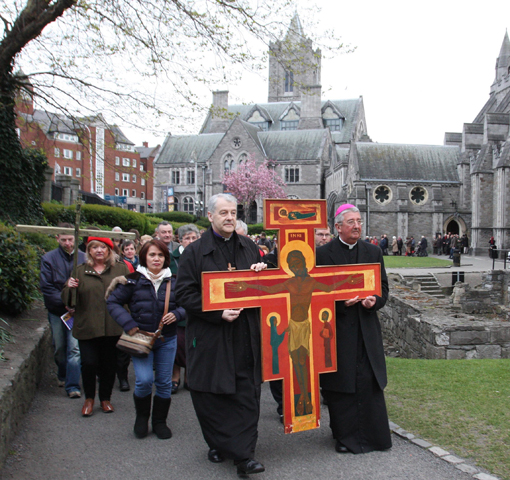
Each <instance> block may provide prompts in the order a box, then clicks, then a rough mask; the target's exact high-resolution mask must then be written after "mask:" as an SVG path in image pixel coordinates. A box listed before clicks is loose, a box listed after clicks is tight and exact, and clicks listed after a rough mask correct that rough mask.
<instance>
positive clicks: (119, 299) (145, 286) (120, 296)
mask: <svg viewBox="0 0 510 480" xmlns="http://www.w3.org/2000/svg"><path fill="white" fill-rule="evenodd" d="M126 280H127V281H126V284H125V285H123V284H119V285H117V288H115V290H114V291H113V292H112V293H111V295H110V296H109V297H108V300H107V301H106V305H107V307H108V312H110V315H111V316H112V318H113V319H114V320H115V321H116V322H117V323H118V324H119V325H120V326H121V327H122V328H123V329H124V331H125V332H128V331H129V330H131V329H132V328H135V327H138V328H139V329H140V330H145V331H146V332H155V331H156V330H157V329H158V326H159V322H160V321H161V317H162V316H163V312H164V311H165V295H166V288H167V284H168V281H169V280H171V281H172V282H171V287H172V288H171V290H170V301H169V302H168V312H169V313H173V314H174V315H175V316H176V318H177V321H176V322H172V323H171V324H170V325H165V326H164V327H163V331H162V333H163V336H166V337H173V336H174V335H175V334H176V331H177V328H176V325H177V322H179V321H181V320H185V319H186V312H185V311H184V308H182V307H179V306H177V304H176V302H175V278H172V277H168V278H165V279H163V282H162V283H161V285H160V286H159V288H158V295H157V297H156V291H155V290H154V286H153V285H152V282H151V281H150V280H148V279H147V277H145V275H142V274H141V273H140V272H135V273H130V274H129V275H127V276H126ZM124 305H127V306H128V307H129V311H127V310H126V309H125V308H124Z"/></svg>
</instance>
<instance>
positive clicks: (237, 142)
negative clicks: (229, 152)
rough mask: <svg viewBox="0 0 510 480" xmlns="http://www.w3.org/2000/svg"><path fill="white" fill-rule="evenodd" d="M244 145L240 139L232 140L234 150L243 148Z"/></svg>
mask: <svg viewBox="0 0 510 480" xmlns="http://www.w3.org/2000/svg"><path fill="white" fill-rule="evenodd" d="M242 144H243V142H242V141H241V138H240V137H234V139H233V140H232V146H233V147H234V148H241V145H242Z"/></svg>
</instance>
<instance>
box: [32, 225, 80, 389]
mask: <svg viewBox="0 0 510 480" xmlns="http://www.w3.org/2000/svg"><path fill="white" fill-rule="evenodd" d="M58 226H59V227H61V228H73V226H72V225H71V224H68V223H60V224H59V225H58ZM57 241H58V244H59V246H58V248H56V249H55V250H52V251H51V252H48V253H47V254H45V255H44V256H43V257H42V259H41V275H40V286H41V291H42V293H43V296H44V305H45V306H46V308H47V309H48V320H49V322H50V326H51V333H52V335H53V344H54V347H55V357H54V358H55V363H56V364H57V368H58V372H57V376H58V383H59V386H62V387H63V386H65V389H66V392H67V395H68V396H69V397H70V398H80V397H81V393H80V368H81V366H80V349H79V347H78V340H76V339H75V338H74V337H73V335H72V332H71V330H69V329H68V328H67V327H66V325H65V324H64V322H63V321H62V319H61V318H60V317H61V316H62V315H64V314H65V313H67V312H68V311H69V309H68V308H67V307H66V306H64V303H63V302H62V299H61V298H60V294H61V292H62V289H63V288H64V284H65V283H66V281H67V279H68V278H69V277H70V276H71V272H72V270H73V263H74V253H73V250H74V236H73V235H57ZM84 262H85V254H84V253H83V252H81V251H78V265H81V264H82V263H84ZM71 313H72V311H71Z"/></svg>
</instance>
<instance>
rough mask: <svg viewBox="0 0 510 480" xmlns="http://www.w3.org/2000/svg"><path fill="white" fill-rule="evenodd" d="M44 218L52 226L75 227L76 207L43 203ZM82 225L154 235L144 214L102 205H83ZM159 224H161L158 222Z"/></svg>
mask: <svg viewBox="0 0 510 480" xmlns="http://www.w3.org/2000/svg"><path fill="white" fill-rule="evenodd" d="M42 206H43V210H44V216H45V217H46V220H47V222H48V223H49V224H50V225H57V224H58V223H59V222H69V223H71V224H73V225H74V219H75V216H76V205H71V206H69V207H64V206H63V205H57V204H54V203H43V205H42ZM80 218H81V225H98V226H101V225H107V226H109V227H110V228H113V227H120V228H122V230H123V231H125V232H127V231H128V230H130V229H132V228H135V229H136V230H138V231H139V232H140V235H145V234H148V235H152V234H153V233H154V229H152V231H151V227H150V222H149V218H148V217H147V216H146V215H144V214H143V213H137V212H133V211H131V210H124V209H123V208H118V207H105V206H102V205H87V204H84V205H82V208H81V217H80ZM158 223H159V222H158Z"/></svg>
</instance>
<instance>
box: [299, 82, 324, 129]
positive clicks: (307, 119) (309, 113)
mask: <svg viewBox="0 0 510 480" xmlns="http://www.w3.org/2000/svg"><path fill="white" fill-rule="evenodd" d="M321 92H322V87H321V85H308V86H304V87H303V88H302V90H301V117H300V119H299V125H298V130H310V129H316V128H324V125H323V123H322V114H321V106H322V102H321Z"/></svg>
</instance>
